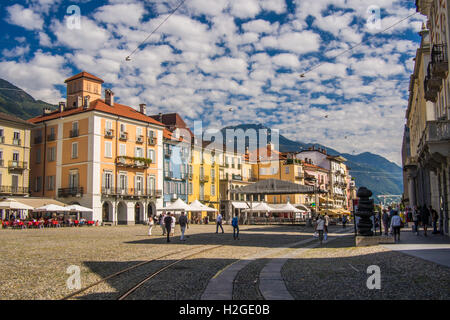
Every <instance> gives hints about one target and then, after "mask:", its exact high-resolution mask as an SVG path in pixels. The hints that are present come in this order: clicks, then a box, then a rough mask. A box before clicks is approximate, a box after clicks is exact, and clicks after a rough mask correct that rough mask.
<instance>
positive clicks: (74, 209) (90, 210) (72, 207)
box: [64, 204, 93, 212]
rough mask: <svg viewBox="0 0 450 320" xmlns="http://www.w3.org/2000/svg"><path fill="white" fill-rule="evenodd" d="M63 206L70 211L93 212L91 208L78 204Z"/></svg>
mask: <svg viewBox="0 0 450 320" xmlns="http://www.w3.org/2000/svg"><path fill="white" fill-rule="evenodd" d="M64 208H66V209H69V210H70V211H75V212H93V210H92V209H89V208H86V207H82V206H80V205H78V204H72V205H70V206H67V207H64Z"/></svg>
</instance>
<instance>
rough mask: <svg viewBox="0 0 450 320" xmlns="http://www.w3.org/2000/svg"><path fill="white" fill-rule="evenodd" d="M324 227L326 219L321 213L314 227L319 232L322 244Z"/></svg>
mask: <svg viewBox="0 0 450 320" xmlns="http://www.w3.org/2000/svg"><path fill="white" fill-rule="evenodd" d="M324 229H325V220H324V219H323V217H322V216H321V215H320V214H319V216H318V217H317V221H316V226H315V228H314V231H317V233H318V234H319V241H320V245H322V241H323V231H324Z"/></svg>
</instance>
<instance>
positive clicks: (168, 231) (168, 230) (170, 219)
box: [164, 214, 172, 242]
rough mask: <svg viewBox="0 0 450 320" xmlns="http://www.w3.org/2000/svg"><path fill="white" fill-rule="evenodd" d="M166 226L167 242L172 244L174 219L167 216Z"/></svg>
mask: <svg viewBox="0 0 450 320" xmlns="http://www.w3.org/2000/svg"><path fill="white" fill-rule="evenodd" d="M164 226H165V227H166V232H167V242H170V229H171V228H172V217H171V216H170V215H169V214H167V215H166V216H165V217H164Z"/></svg>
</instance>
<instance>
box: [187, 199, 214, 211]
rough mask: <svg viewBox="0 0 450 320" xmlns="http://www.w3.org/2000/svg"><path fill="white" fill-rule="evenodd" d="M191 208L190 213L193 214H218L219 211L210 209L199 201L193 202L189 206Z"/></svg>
mask: <svg viewBox="0 0 450 320" xmlns="http://www.w3.org/2000/svg"><path fill="white" fill-rule="evenodd" d="M189 206H190V207H191V209H190V210H189V211H191V212H203V211H206V212H217V211H218V210H217V209H215V208H210V207H208V206H206V205H204V204H203V203H201V202H200V201H198V200H194V201H192V202H191V204H190V205H189Z"/></svg>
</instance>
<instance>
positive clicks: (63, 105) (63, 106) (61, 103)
mask: <svg viewBox="0 0 450 320" xmlns="http://www.w3.org/2000/svg"><path fill="white" fill-rule="evenodd" d="M65 108H66V103H65V102H63V101H61V102H60V103H59V105H58V110H59V112H63V111H64V109H65Z"/></svg>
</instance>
